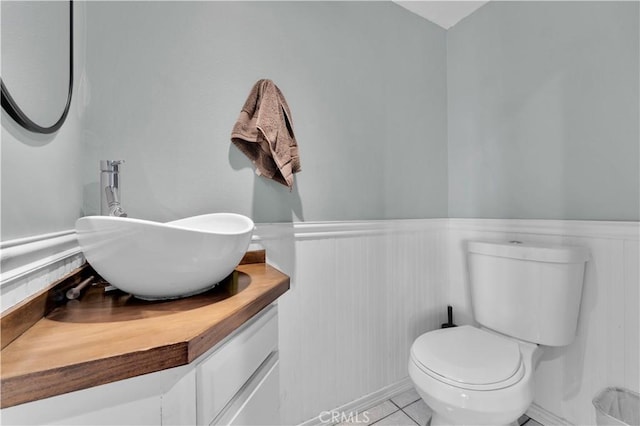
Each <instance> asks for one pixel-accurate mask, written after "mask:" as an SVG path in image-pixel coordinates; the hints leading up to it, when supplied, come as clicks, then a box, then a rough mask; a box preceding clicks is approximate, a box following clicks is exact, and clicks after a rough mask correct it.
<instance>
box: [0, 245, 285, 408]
mask: <svg viewBox="0 0 640 426" xmlns="http://www.w3.org/2000/svg"><path fill="white" fill-rule="evenodd" d="M251 253H252V252H249V253H247V256H245V260H247V259H249V261H254V262H255V260H256V259H258V262H259V263H244V264H240V265H239V266H238V267H237V268H236V270H235V271H234V272H233V274H232V275H231V276H230V277H229V278H227V279H226V280H225V281H223V282H222V283H221V284H219V285H218V286H216V287H215V288H213V289H212V290H209V291H207V292H206V293H202V294H200V295H196V296H191V297H188V298H184V299H177V300H168V301H144V300H139V299H136V298H134V297H132V296H131V295H129V294H126V293H123V292H121V291H119V290H115V291H109V292H105V291H104V286H92V287H91V288H89V289H88V290H87V291H86V292H85V293H84V294H83V295H82V296H81V298H80V299H79V300H72V301H68V302H67V303H66V304H63V305H60V306H57V307H55V308H53V309H51V310H50V311H49V312H48V313H47V312H45V314H46V315H45V316H44V317H42V318H40V319H39V320H38V321H37V322H35V324H33V325H32V326H31V327H30V328H28V329H27V330H26V331H24V332H22V334H20V335H19V336H18V337H16V338H15V339H14V340H13V341H11V342H10V343H8V344H6V346H5V344H3V346H4V348H3V349H2V352H1V353H0V356H1V361H0V366H1V368H2V369H1V374H0V375H1V383H0V391H1V398H0V401H1V404H0V406H1V407H2V408H5V407H11V406H14V405H18V404H22V403H25V402H30V401H36V400H39V399H43V398H48V397H51V396H54V395H60V394H63V393H67V392H72V391H76V390H81V389H86V388H89V387H93V386H97V385H102V384H105V383H110V382H114V381H117V380H123V379H127V378H130V377H134V376H139V375H142V374H147V373H152V372H155V371H160V370H164V369H168V368H172V367H177V366H180V365H185V364H188V363H190V362H191V361H193V360H195V359H196V358H197V357H198V356H200V355H202V354H203V353H205V352H206V351H207V350H209V349H210V348H212V347H213V346H215V345H216V344H217V343H219V342H220V341H221V340H222V339H224V338H225V337H226V336H228V335H229V334H231V333H232V332H233V331H234V330H236V329H237V328H238V327H240V326H241V325H242V324H243V323H244V322H245V321H247V320H248V319H250V318H251V317H252V316H253V315H255V314H257V313H258V312H260V311H261V310H262V309H263V308H265V307H266V306H268V305H269V304H271V303H272V302H274V301H275V300H276V299H277V298H278V297H279V296H280V295H282V294H283V293H284V292H286V291H287V290H288V289H289V277H288V276H286V275H284V274H283V273H282V272H280V271H278V270H277V269H275V268H273V267H271V266H269V265H268V264H267V263H265V261H264V252H262V258H260V256H255V254H253V255H251ZM251 259H253V260H251ZM260 260H261V262H260ZM23 309H24V308H23ZM11 313H12V314H16V312H11ZM18 314H19V312H18ZM3 317H6V315H5V314H4V313H3ZM17 317H20V315H17ZM22 317H24V314H22ZM5 320H7V321H5ZM8 322H9V319H8V318H3V323H2V326H3V327H5V326H6V324H7V323H8ZM4 338H5V335H4V331H3V339H4Z"/></svg>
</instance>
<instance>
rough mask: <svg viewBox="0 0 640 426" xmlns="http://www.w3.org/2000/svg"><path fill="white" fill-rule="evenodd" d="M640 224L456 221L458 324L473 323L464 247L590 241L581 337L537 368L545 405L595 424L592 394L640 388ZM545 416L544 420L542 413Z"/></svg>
mask: <svg viewBox="0 0 640 426" xmlns="http://www.w3.org/2000/svg"><path fill="white" fill-rule="evenodd" d="M638 230H639V224H638V223H637V222H599V221H545V220H482V219H473V220H469V219H450V222H449V251H448V252H449V293H448V298H447V300H448V302H449V303H451V304H453V305H454V308H455V309H456V311H457V312H458V315H457V322H458V323H472V322H473V319H472V310H471V304H470V297H469V290H468V276H467V268H466V254H465V249H464V247H465V245H466V242H467V241H469V240H514V239H515V240H521V241H525V242H526V241H530V242H536V243H552V244H565V245H577V246H584V247H588V248H589V249H590V251H591V260H590V261H589V262H588V263H587V266H586V270H585V282H584V288H583V295H582V302H581V308H580V318H579V324H578V331H577V336H576V339H575V341H574V342H573V343H572V344H571V345H569V346H567V347H562V348H550V347H546V348H545V351H544V354H543V356H542V360H541V362H540V365H539V367H538V370H537V371H536V375H535V380H536V383H535V386H536V398H535V403H536V407H535V408H536V410H533V411H532V412H531V413H530V415H531V416H532V417H534V418H535V417H536V413H537V412H539V411H540V409H542V410H545V411H547V412H549V413H551V414H552V415H554V416H556V417H557V418H561V419H565V420H566V421H567V423H569V424H575V425H595V411H594V409H593V406H592V404H591V401H592V399H593V397H594V396H595V395H596V394H597V393H598V392H599V391H600V390H601V389H602V388H604V387H607V386H624V387H627V388H630V389H633V390H635V391H636V392H637V391H638V378H639V377H640V355H639V351H638V347H639V340H640V328H639V325H640V319H639V317H638V307H639V303H640V300H639V293H638V287H639V285H640V284H639V278H638V276H639V275H638V263H639V251H638V244H639V241H638V234H639V232H638ZM540 420H542V421H544V419H540Z"/></svg>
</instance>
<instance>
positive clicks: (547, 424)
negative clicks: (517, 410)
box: [525, 403, 573, 426]
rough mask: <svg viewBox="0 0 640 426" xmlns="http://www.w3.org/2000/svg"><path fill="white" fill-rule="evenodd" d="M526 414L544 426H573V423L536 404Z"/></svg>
mask: <svg viewBox="0 0 640 426" xmlns="http://www.w3.org/2000/svg"><path fill="white" fill-rule="evenodd" d="M525 414H526V415H527V416H528V417H530V418H532V419H533V420H535V421H536V422H538V423H540V424H542V425H544V426H573V424H572V423H569V422H568V421H566V420H565V419H563V418H561V417H558V416H556V415H555V414H553V413H551V412H549V411H547V410H545V409H544V408H542V407H540V406H539V405H537V404H536V403H533V404H531V406H530V407H529V409H528V410H527V412H526V413H525Z"/></svg>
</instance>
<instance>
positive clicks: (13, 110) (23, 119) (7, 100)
mask: <svg viewBox="0 0 640 426" xmlns="http://www.w3.org/2000/svg"><path fill="white" fill-rule="evenodd" d="M0 85H1V86H2V108H3V109H4V110H5V111H6V112H7V114H9V116H10V117H11V118H13V119H14V120H15V122H16V123H18V124H19V125H21V126H22V127H24V128H25V129H27V130H29V131H31V132H34V133H45V134H50V133H54V132H56V131H57V130H58V129H60V127H62V124H63V123H64V121H65V120H66V118H67V115H68V114H69V107H70V106H71V94H72V92H73V0H69V91H68V92H67V104H66V105H65V107H64V111H63V112H62V115H61V116H60V118H59V119H58V121H56V122H55V123H54V124H53V125H52V126H50V127H42V126H40V125H38V124H37V123H35V122H34V121H33V120H31V119H30V118H29V117H27V115H26V114H25V113H24V112H23V111H22V109H20V107H19V106H18V104H17V103H16V102H15V100H14V99H13V98H12V97H11V95H10V94H9V90H8V89H7V87H6V86H5V85H4V81H2V79H1V78H0Z"/></svg>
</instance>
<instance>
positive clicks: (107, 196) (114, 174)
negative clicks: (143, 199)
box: [100, 160, 127, 217]
mask: <svg viewBox="0 0 640 426" xmlns="http://www.w3.org/2000/svg"><path fill="white" fill-rule="evenodd" d="M122 164H124V160H100V188H101V190H102V191H103V193H102V195H101V197H100V214H101V215H103V216H119V217H126V216H127V214H126V213H125V212H124V210H123V209H122V206H121V205H120V166H121V165H122Z"/></svg>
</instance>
